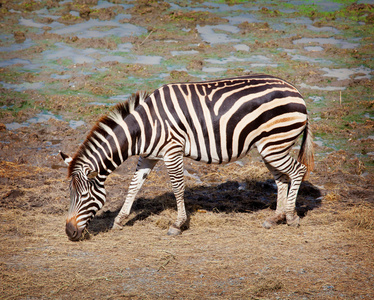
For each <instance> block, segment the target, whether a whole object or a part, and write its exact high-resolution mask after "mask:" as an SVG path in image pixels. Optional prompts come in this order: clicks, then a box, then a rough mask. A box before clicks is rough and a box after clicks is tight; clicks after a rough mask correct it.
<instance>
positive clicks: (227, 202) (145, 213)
mask: <svg viewBox="0 0 374 300" xmlns="http://www.w3.org/2000/svg"><path fill="white" fill-rule="evenodd" d="M321 195H322V193H321V191H320V189H318V188H317V187H316V186H314V185H312V184H311V183H310V182H308V181H306V182H303V183H302V184H301V186H300V190H299V193H298V197H297V202H296V211H297V213H298V215H299V216H300V217H301V218H303V217H304V216H305V215H306V214H307V213H308V211H310V210H313V209H314V208H317V207H319V206H320V205H321V198H322V197H321ZM276 198H277V188H276V185H275V182H274V180H270V179H269V180H266V181H264V182H258V181H249V182H245V183H244V182H238V181H227V182H225V183H222V184H219V185H209V186H207V185H202V186H194V187H192V188H191V187H186V191H185V205H186V210H187V214H188V216H191V215H193V214H194V213H196V212H197V211H206V212H213V213H223V214H227V213H235V212H237V213H253V212H256V211H259V210H264V209H271V210H275V209H276ZM120 209H121V206H118V208H117V209H115V210H107V211H102V212H100V213H99V214H98V215H97V216H96V217H95V218H94V219H93V220H92V221H91V223H90V224H89V227H88V230H89V232H90V233H91V234H93V235H96V234H99V233H100V232H105V231H108V230H110V229H111V227H112V225H113V222H114V219H115V217H116V216H117V214H118V212H119V210H120ZM168 209H173V210H176V201H175V198H174V194H173V193H172V192H168V193H165V194H163V195H161V196H157V197H155V198H143V197H140V198H137V199H136V201H135V202H134V204H133V207H132V210H131V211H132V212H133V213H135V214H132V215H135V216H134V217H132V218H131V217H130V218H129V219H128V221H127V222H126V223H124V224H123V225H124V226H125V227H126V226H133V225H134V224H135V223H136V222H139V221H143V220H146V219H147V218H149V217H150V216H155V215H160V214H161V213H162V212H164V211H166V210H168ZM189 220H190V219H189V218H188V220H187V222H186V224H185V225H183V227H182V229H183V230H188V228H189ZM173 221H174V220H171V219H170V224H171V222H173ZM167 225H169V224H167Z"/></svg>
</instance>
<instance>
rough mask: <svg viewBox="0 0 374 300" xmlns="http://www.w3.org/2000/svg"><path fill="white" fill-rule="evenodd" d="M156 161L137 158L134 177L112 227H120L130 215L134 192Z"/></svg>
mask: <svg viewBox="0 0 374 300" xmlns="http://www.w3.org/2000/svg"><path fill="white" fill-rule="evenodd" d="M156 163H157V160H151V159H147V158H143V157H140V158H139V160H138V164H137V166H136V171H135V174H134V177H133V178H132V180H131V184H130V187H129V191H128V193H127V196H126V200H125V203H124V204H123V206H122V208H121V210H120V212H119V213H118V215H117V217H116V218H115V219H114V223H113V227H112V229H122V222H123V220H125V219H126V218H127V217H128V216H129V215H130V211H131V206H132V204H133V203H134V200H135V197H136V194H137V193H138V191H139V190H140V188H141V187H142V185H143V183H144V181H145V179H146V178H147V176H148V174H149V173H150V172H151V171H152V169H153V167H154V166H155V165H156Z"/></svg>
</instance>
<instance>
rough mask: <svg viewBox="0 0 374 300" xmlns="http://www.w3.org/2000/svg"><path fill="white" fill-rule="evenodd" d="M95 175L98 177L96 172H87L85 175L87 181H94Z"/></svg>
mask: <svg viewBox="0 0 374 300" xmlns="http://www.w3.org/2000/svg"><path fill="white" fill-rule="evenodd" d="M97 175H99V172H97V171H93V172H89V173H88V174H87V178H88V179H94V178H95V177H96V176H97Z"/></svg>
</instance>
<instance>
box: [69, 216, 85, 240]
mask: <svg viewBox="0 0 374 300" xmlns="http://www.w3.org/2000/svg"><path fill="white" fill-rule="evenodd" d="M65 231H66V234H67V236H68V237H69V240H71V241H78V240H79V239H80V238H81V236H82V230H80V229H78V226H77V221H76V220H75V219H70V220H67V221H66V228H65Z"/></svg>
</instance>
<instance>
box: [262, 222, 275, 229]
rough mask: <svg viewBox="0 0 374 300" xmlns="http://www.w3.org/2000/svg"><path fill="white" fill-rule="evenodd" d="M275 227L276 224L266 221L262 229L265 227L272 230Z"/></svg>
mask: <svg viewBox="0 0 374 300" xmlns="http://www.w3.org/2000/svg"><path fill="white" fill-rule="evenodd" d="M274 225H275V223H274V222H272V221H269V220H266V221H265V222H264V223H262V227H264V228H265V229H270V228H271V227H273V226H274Z"/></svg>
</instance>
